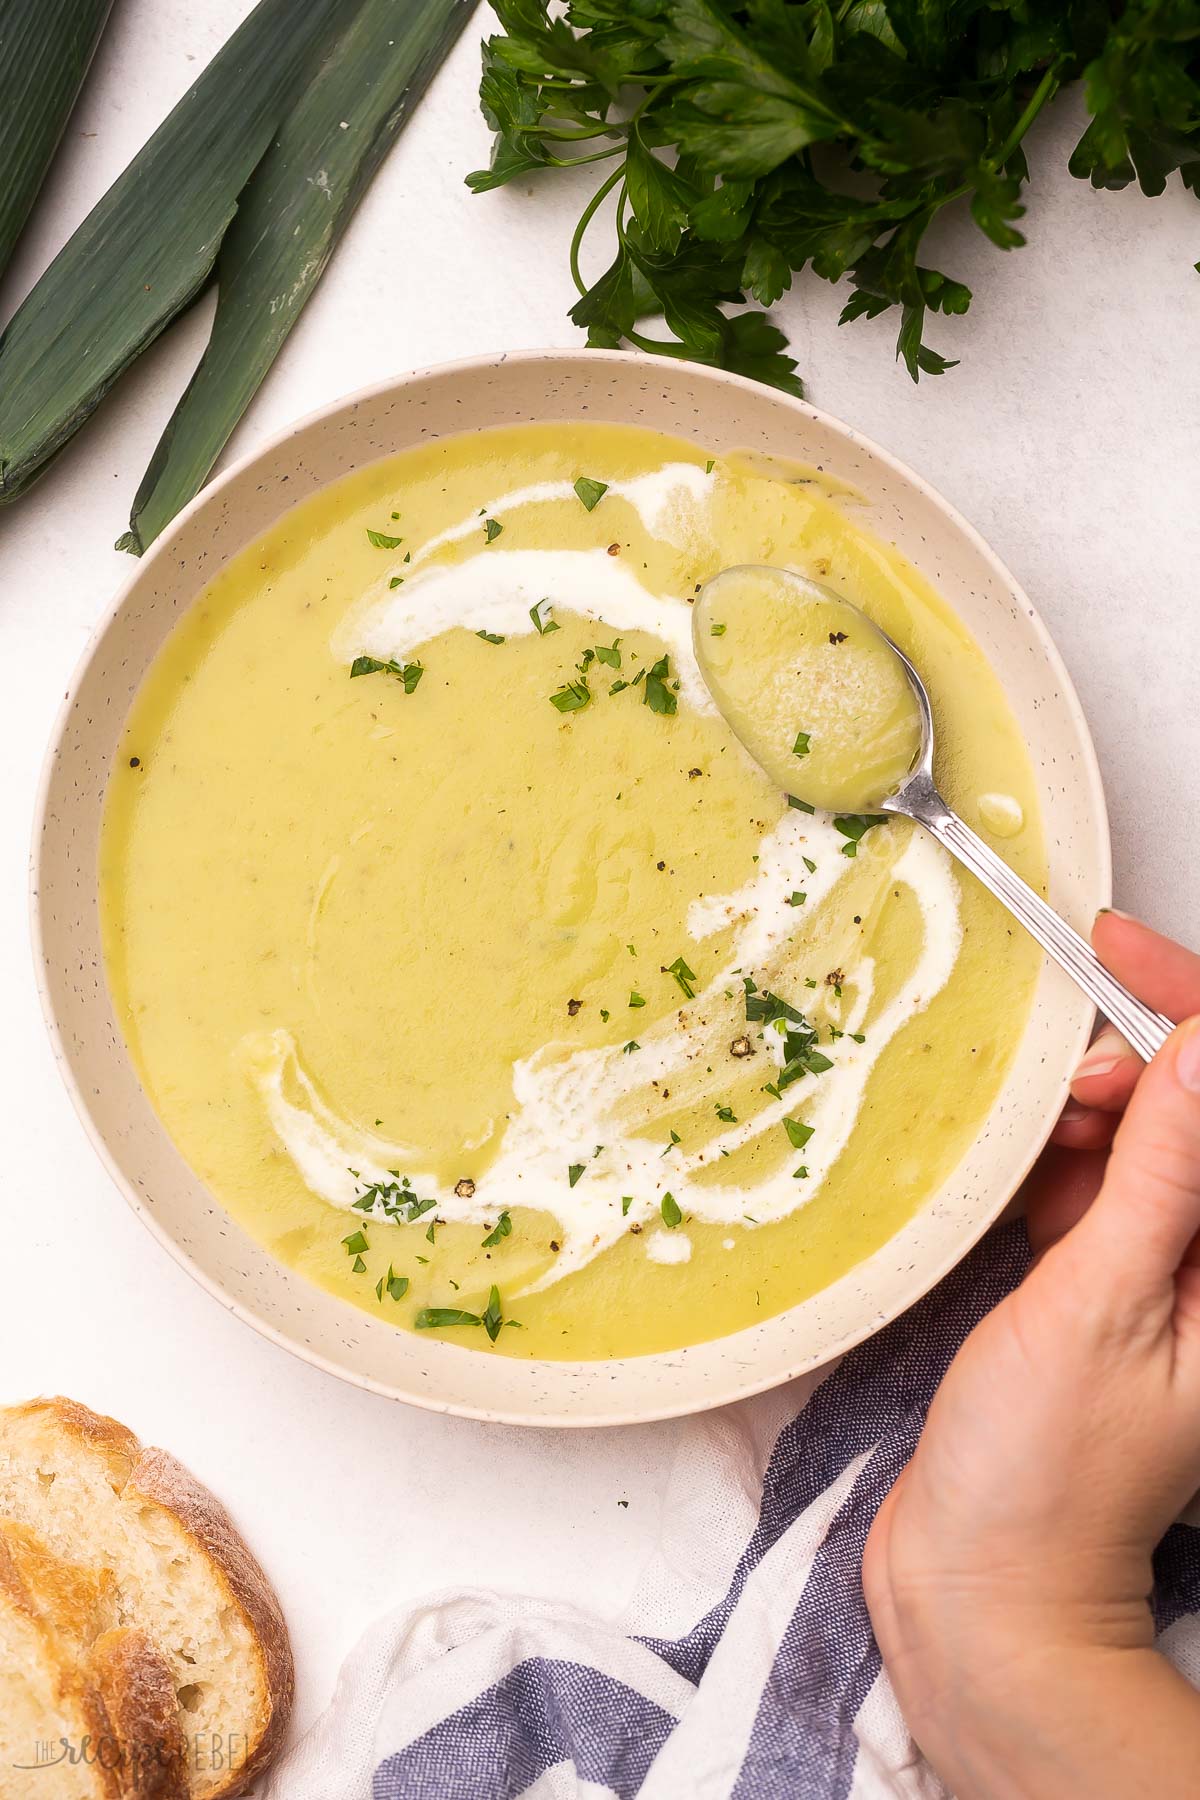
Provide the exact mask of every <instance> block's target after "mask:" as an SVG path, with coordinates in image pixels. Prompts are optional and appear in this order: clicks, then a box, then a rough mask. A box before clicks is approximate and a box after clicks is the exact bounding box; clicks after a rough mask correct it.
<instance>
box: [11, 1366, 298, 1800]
mask: <svg viewBox="0 0 1200 1800" xmlns="http://www.w3.org/2000/svg"><path fill="white" fill-rule="evenodd" d="M7 1410H8V1412H9V1413H10V1414H11V1415H12V1416H13V1417H41V1418H43V1419H48V1420H50V1421H52V1422H53V1424H54V1426H55V1427H56V1428H57V1430H58V1431H60V1432H61V1433H62V1434H63V1436H65V1437H68V1438H70V1437H73V1438H76V1439H77V1440H79V1441H81V1442H83V1443H84V1444H86V1445H87V1446H88V1447H89V1449H90V1450H92V1451H93V1452H95V1453H98V1454H100V1455H101V1456H102V1457H103V1459H104V1462H105V1465H106V1476H107V1479H108V1480H109V1482H110V1484H111V1486H112V1488H113V1492H114V1493H116V1494H118V1495H121V1496H125V1495H133V1496H136V1497H137V1498H138V1499H139V1500H140V1501H142V1502H144V1503H148V1504H150V1505H153V1506H158V1507H161V1508H162V1509H163V1510H164V1511H165V1512H167V1513H169V1514H170V1515H171V1516H172V1517H173V1518H174V1519H175V1521H176V1522H177V1524H178V1525H179V1526H180V1527H181V1528H182V1529H183V1531H185V1532H186V1533H187V1535H188V1536H189V1537H190V1538H191V1539H192V1540H193V1541H194V1542H195V1543H196V1544H197V1545H198V1547H199V1548H200V1550H201V1551H202V1552H203V1554H204V1555H205V1557H206V1558H207V1560H208V1562H209V1564H210V1566H211V1568H212V1570H213V1572H214V1574H215V1576H216V1578H217V1580H218V1582H219V1583H220V1585H221V1586H222V1587H223V1588H224V1589H225V1590H226V1592H227V1593H228V1595H229V1604H230V1605H231V1606H232V1607H235V1608H236V1609H237V1610H238V1611H239V1612H240V1613H241V1614H242V1616H243V1618H244V1619H245V1622H246V1624H247V1627H248V1629H249V1632H250V1636H251V1638H252V1641H253V1643H254V1645H255V1648H256V1651H257V1655H258V1659H259V1667H260V1672H261V1676H262V1686H263V1691H264V1693H265V1696H266V1699H265V1704H264V1706H263V1708H262V1712H261V1716H260V1717H259V1718H258V1719H257V1720H256V1721H255V1722H254V1726H255V1729H254V1731H253V1734H252V1736H251V1741H250V1742H249V1743H248V1745H247V1755H246V1760H245V1761H244V1762H243V1763H242V1764H241V1766H240V1767H239V1768H237V1769H235V1770H230V1771H229V1773H228V1775H227V1776H226V1777H225V1778H224V1779H222V1780H221V1781H220V1782H218V1783H217V1784H216V1785H215V1786H213V1787H210V1788H209V1789H208V1800H237V1796H239V1795H242V1794H244V1793H246V1791H247V1790H248V1789H249V1788H250V1786H251V1785H252V1784H253V1782H254V1781H255V1780H256V1779H257V1777H258V1776H259V1775H261V1774H262V1772H263V1770H264V1769H265V1768H266V1767H267V1765H268V1764H269V1763H270V1762H271V1761H272V1760H273V1759H274V1757H275V1756H276V1755H277V1754H278V1752H279V1750H280V1749H281V1747H282V1744H283V1739H284V1735H285V1733H286V1731H287V1726H288V1720H289V1718H290V1715H291V1708H292V1701H293V1697H294V1693H295V1666H294V1663H293V1658H292V1649H291V1642H290V1639H289V1637H288V1630H287V1625H286V1622H285V1620H284V1617H283V1613H282V1611H281V1609H280V1605H279V1601H278V1600H277V1598H276V1596H275V1591H274V1589H273V1588H272V1586H271V1584H270V1582H269V1581H268V1579H267V1576H266V1574H265V1573H264V1571H263V1569H262V1567H261V1565H260V1564H259V1563H258V1561H257V1559H256V1558H255V1557H254V1556H253V1554H252V1553H251V1551H250V1549H249V1547H248V1545H247V1544H246V1542H245V1540H244V1539H243V1538H242V1536H241V1534H240V1533H239V1532H238V1530H237V1528H236V1526H235V1525H234V1523H233V1521H232V1519H231V1518H230V1516H229V1514H228V1512H227V1511H226V1510H225V1508H224V1506H222V1504H221V1502H220V1501H219V1500H218V1499H217V1498H216V1496H215V1495H214V1494H212V1493H210V1492H209V1490H208V1489H207V1488H206V1487H205V1486H204V1485H203V1484H202V1483H201V1482H199V1481H198V1480H197V1479H196V1477H195V1476H194V1475H192V1474H191V1472H190V1471H189V1470H188V1469H186V1468H185V1467H184V1466H183V1464H182V1463H180V1462H179V1461H177V1460H176V1458H175V1457H173V1456H172V1455H170V1453H169V1452H168V1451H166V1450H158V1449H154V1448H147V1447H144V1446H143V1445H142V1444H141V1442H140V1440H139V1439H138V1438H137V1437H135V1435H134V1434H133V1432H132V1431H130V1430H128V1428H127V1427H126V1426H124V1425H122V1424H121V1423H120V1422H119V1421H118V1420H116V1419H112V1418H109V1417H108V1416H107V1415H106V1414H103V1413H95V1412H92V1410H91V1409H90V1408H89V1407H86V1406H83V1405H81V1404H80V1402H79V1401H77V1400H70V1399H67V1398H65V1397H64V1396H62V1395H54V1396H50V1397H47V1398H44V1399H37V1400H30V1401H26V1402H24V1403H22V1404H21V1405H18V1406H13V1407H10V1408H8V1409H7ZM138 1635H142V1636H144V1634H138ZM109 1653H110V1654H112V1655H116V1654H117V1653H118V1652H117V1651H116V1650H114V1649H113V1648H112V1647H111V1646H110V1651H109ZM120 1654H121V1655H123V1656H126V1657H132V1656H133V1650H132V1648H131V1647H129V1646H126V1647H125V1649H124V1650H122V1651H121V1652H120ZM156 1654H157V1653H156ZM142 1676H143V1677H144V1685H143V1688H142V1693H141V1701H140V1702H139V1704H142V1705H145V1706H147V1707H152V1706H154V1705H156V1704H157V1701H155V1700H153V1699H152V1696H151V1692H150V1686H149V1685H146V1684H148V1683H149V1679H150V1678H149V1676H148V1675H147V1674H146V1671H145V1670H143V1671H142ZM172 1698H174V1696H173V1695H172ZM179 1729H180V1731H181V1733H182V1725H180V1727H179ZM134 1791H137V1792H138V1793H139V1800H140V1794H141V1790H134ZM146 1792H147V1794H148V1795H150V1796H153V1800H176V1796H177V1795H178V1796H186V1795H187V1794H188V1793H189V1792H190V1788H189V1786H188V1785H185V1786H184V1787H182V1788H173V1789H172V1788H164V1789H162V1790H161V1793H160V1791H159V1790H146Z"/></svg>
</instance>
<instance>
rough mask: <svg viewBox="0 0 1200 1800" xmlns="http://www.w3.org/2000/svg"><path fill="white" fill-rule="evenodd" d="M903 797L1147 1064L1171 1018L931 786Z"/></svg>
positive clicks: (911, 811)
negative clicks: (1113, 969) (1120, 975)
mask: <svg viewBox="0 0 1200 1800" xmlns="http://www.w3.org/2000/svg"><path fill="white" fill-rule="evenodd" d="M904 798H905V801H906V804H905V806H904V811H905V812H906V813H907V814H908V816H909V817H910V818H913V819H916V820H917V821H918V823H919V824H921V825H924V826H925V828H926V830H928V831H930V832H932V834H933V836H934V837H935V838H937V840H938V842H939V843H940V844H944V845H945V847H946V849H947V850H949V851H950V853H951V855H953V856H956V857H957V858H958V860H959V862H960V863H962V864H963V865H964V867H966V868H968V869H970V871H971V873H972V875H975V876H977V877H978V879H979V880H980V881H982V883H983V885H984V887H986V888H990V890H991V892H992V893H993V894H995V896H996V898H997V900H1001V901H1003V903H1004V905H1005V906H1007V908H1008V910H1009V912H1010V913H1012V915H1013V917H1014V918H1015V919H1019V920H1020V922H1021V924H1022V925H1023V926H1024V927H1025V929H1026V931H1028V932H1029V933H1030V935H1031V936H1032V937H1035V938H1036V939H1037V941H1038V943H1039V944H1040V945H1041V946H1042V948H1043V950H1045V951H1046V953H1047V955H1049V956H1052V957H1053V958H1054V961H1055V962H1056V963H1058V965H1059V967H1060V968H1063V969H1065V970H1066V972H1067V974H1068V975H1069V976H1070V977H1071V979H1072V980H1073V981H1075V982H1077V983H1078V985H1079V986H1080V987H1081V988H1082V989H1083V991H1084V993H1085V994H1086V995H1087V996H1088V999H1089V1000H1093V1001H1094V1002H1095V1003H1096V1005H1097V1007H1098V1008H1099V1009H1100V1011H1101V1012H1102V1013H1103V1014H1104V1016H1105V1018H1106V1019H1109V1020H1111V1022H1112V1023H1113V1024H1114V1025H1115V1026H1116V1028H1117V1030H1118V1031H1119V1032H1120V1033H1121V1036H1122V1037H1123V1038H1125V1039H1126V1041H1127V1042H1128V1043H1130V1044H1132V1046H1133V1048H1134V1049H1135V1050H1136V1051H1137V1053H1138V1055H1139V1056H1140V1057H1142V1058H1143V1059H1144V1060H1145V1061H1146V1062H1149V1061H1150V1058H1151V1057H1152V1056H1153V1055H1154V1054H1155V1052H1156V1051H1157V1050H1161V1049H1162V1046H1163V1045H1164V1043H1165V1042H1166V1040H1167V1038H1168V1037H1169V1036H1170V1034H1171V1032H1172V1031H1174V1029H1175V1027H1174V1025H1173V1023H1172V1022H1171V1020H1170V1019H1167V1018H1164V1016H1163V1015H1162V1013H1157V1012H1154V1011H1153V1010H1152V1009H1151V1008H1150V1007H1149V1006H1146V1005H1144V1004H1143V1002H1142V1001H1141V1000H1139V999H1138V998H1137V996H1136V995H1135V994H1131V993H1130V992H1129V989H1128V988H1127V987H1125V986H1124V985H1123V984H1122V983H1121V982H1119V981H1118V980H1117V978H1116V976H1115V975H1113V974H1111V973H1110V971H1109V970H1108V969H1106V968H1105V967H1104V964H1103V963H1102V962H1101V961H1100V958H1099V957H1098V956H1097V955H1096V953H1095V951H1094V950H1093V949H1092V947H1091V945H1090V944H1089V943H1087V942H1086V941H1085V940H1084V939H1083V938H1081V937H1080V935H1079V933H1078V932H1077V931H1073V930H1072V929H1071V927H1070V926H1069V925H1068V924H1067V922H1066V920H1065V919H1061V918H1060V917H1059V916H1058V914H1057V913H1056V912H1055V911H1054V908H1053V907H1051V906H1047V904H1046V902H1045V901H1044V900H1043V899H1042V897H1041V895H1040V894H1035V893H1034V891H1033V889H1032V888H1031V887H1030V886H1029V884H1028V882H1025V881H1022V880H1021V877H1020V876H1019V875H1017V874H1014V872H1013V871H1012V869H1010V868H1009V866H1008V864H1007V863H1006V862H1005V861H1004V860H1003V858H1002V857H999V856H997V855H996V852H995V851H994V850H992V849H991V848H990V847H989V846H988V845H987V844H985V843H984V841H983V839H982V838H980V837H977V836H976V835H975V833H974V832H973V831H972V830H971V827H970V826H969V825H967V824H964V822H963V820H962V819H960V818H959V816H958V814H957V813H955V812H952V811H951V809H950V808H949V807H948V806H947V805H946V802H945V801H944V800H943V799H942V797H941V795H940V794H938V793H937V792H936V791H935V790H933V788H932V787H930V789H929V791H928V792H927V793H922V794H920V795H912V794H909V795H906V796H905V797H904ZM897 810H899V808H897Z"/></svg>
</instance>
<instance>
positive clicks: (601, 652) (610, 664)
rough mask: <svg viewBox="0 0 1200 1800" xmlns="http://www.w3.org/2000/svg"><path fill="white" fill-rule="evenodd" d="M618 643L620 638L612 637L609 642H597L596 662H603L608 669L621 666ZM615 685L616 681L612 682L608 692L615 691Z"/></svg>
mask: <svg viewBox="0 0 1200 1800" xmlns="http://www.w3.org/2000/svg"><path fill="white" fill-rule="evenodd" d="M620 643H621V640H620V638H614V639H613V641H612V643H611V644H597V645H596V660H597V662H602V663H604V664H605V666H606V667H607V668H610V669H619V668H620V666H621V651H620ZM616 686H617V684H616V682H614V683H613V685H612V687H611V688H610V689H609V692H610V693H615V692H616Z"/></svg>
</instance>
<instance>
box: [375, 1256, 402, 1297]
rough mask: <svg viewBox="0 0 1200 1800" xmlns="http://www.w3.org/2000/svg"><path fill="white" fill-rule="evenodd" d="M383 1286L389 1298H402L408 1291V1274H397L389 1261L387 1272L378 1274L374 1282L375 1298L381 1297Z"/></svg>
mask: <svg viewBox="0 0 1200 1800" xmlns="http://www.w3.org/2000/svg"><path fill="white" fill-rule="evenodd" d="M385 1288H386V1289H387V1291H388V1294H389V1296H390V1297H391V1299H393V1300H403V1298H404V1296H405V1294H407V1292H408V1276H407V1275H397V1273H396V1271H395V1270H394V1269H393V1267H392V1265H391V1263H389V1264H388V1272H387V1274H386V1275H382V1276H380V1278H379V1280H378V1281H377V1282H376V1284H375V1298H376V1299H377V1300H382V1299H383V1290H384V1289H385Z"/></svg>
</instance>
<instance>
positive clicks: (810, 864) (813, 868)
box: [804, 856, 817, 875]
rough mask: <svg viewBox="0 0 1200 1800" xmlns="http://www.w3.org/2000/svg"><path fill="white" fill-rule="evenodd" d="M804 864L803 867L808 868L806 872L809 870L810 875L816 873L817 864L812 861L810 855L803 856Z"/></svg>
mask: <svg viewBox="0 0 1200 1800" xmlns="http://www.w3.org/2000/svg"><path fill="white" fill-rule="evenodd" d="M804 866H805V868H806V869H807V870H808V872H809V874H810V875H815V874H816V872H817V865H816V863H815V862H814V861H813V859H812V857H811V856H806V857H805V858H804Z"/></svg>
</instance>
